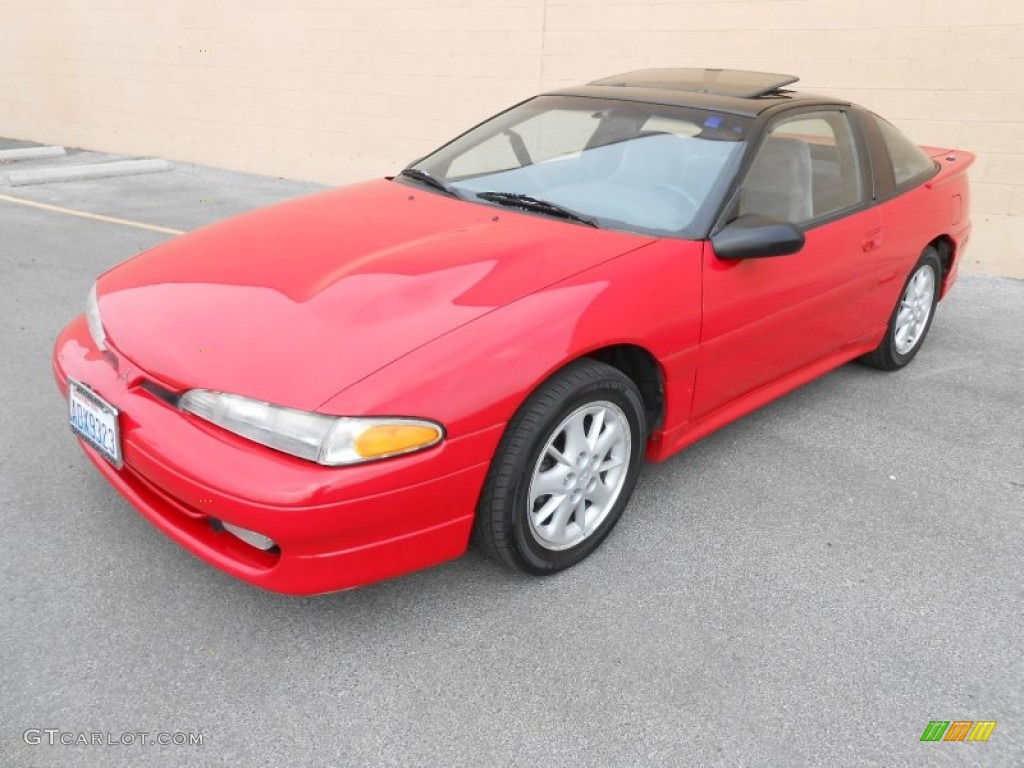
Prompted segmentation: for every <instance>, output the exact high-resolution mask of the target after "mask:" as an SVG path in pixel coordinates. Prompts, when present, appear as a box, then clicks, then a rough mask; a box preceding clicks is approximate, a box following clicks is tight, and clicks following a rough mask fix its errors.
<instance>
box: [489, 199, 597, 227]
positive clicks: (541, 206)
mask: <svg viewBox="0 0 1024 768" xmlns="http://www.w3.org/2000/svg"><path fill="white" fill-rule="evenodd" d="M477 198H479V199H480V200H486V201H487V202H489V203H497V204H498V205H507V206H509V207H510V208H522V209H523V210H526V211H536V212H537V213H546V214H549V215H551V216H558V217H559V218H561V219H565V220H566V221H575V222H577V223H578V224H586V225H587V226H588V227H596V226H597V222H596V221H594V220H593V219H590V218H587V217H586V216H583V215H581V214H579V213H576V211H573V210H570V209H568V208H563V207H562V206H561V205H559V204H558V203H552V202H551V201H550V200H541V199H540V198H536V197H531V196H530V195H521V194H519V193H517V192H479V193H477Z"/></svg>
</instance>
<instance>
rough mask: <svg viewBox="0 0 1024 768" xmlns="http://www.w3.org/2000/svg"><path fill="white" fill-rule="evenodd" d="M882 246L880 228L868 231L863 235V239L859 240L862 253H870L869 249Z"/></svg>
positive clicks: (876, 248) (875, 249)
mask: <svg viewBox="0 0 1024 768" xmlns="http://www.w3.org/2000/svg"><path fill="white" fill-rule="evenodd" d="M881 247H882V230H880V229H876V230H874V231H873V232H868V233H867V234H866V235H864V240H863V241H861V248H862V249H863V251H864V253H870V252H871V251H877V250H878V249H879V248H881Z"/></svg>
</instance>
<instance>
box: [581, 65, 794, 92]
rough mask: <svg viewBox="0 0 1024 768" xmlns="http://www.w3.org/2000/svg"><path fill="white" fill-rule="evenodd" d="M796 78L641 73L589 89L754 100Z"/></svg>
mask: <svg viewBox="0 0 1024 768" xmlns="http://www.w3.org/2000/svg"><path fill="white" fill-rule="evenodd" d="M799 79H800V78H799V77H796V76H795V75H781V74H773V73H771V72H747V71H744V70H741V69H685V68H684V69H639V70H637V71H635V72H626V73H625V74H622V75H614V76H612V77H606V78H604V79H602V80H595V81H593V82H592V83H589V85H612V86H621V87H627V88H628V87H633V88H664V89H666V90H670V91H692V92H694V93H714V94H718V95H720V96H735V97H737V98H740V99H753V98H756V97H757V96H764V95H765V94H768V93H772V92H773V91H777V90H778V89H779V88H782V87H783V86H786V85H790V84H792V83H795V82H796V81H797V80H799Z"/></svg>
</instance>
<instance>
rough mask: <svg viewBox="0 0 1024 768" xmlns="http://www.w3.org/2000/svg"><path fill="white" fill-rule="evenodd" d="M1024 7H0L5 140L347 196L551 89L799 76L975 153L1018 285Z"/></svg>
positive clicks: (417, 1)
mask: <svg viewBox="0 0 1024 768" xmlns="http://www.w3.org/2000/svg"><path fill="white" fill-rule="evenodd" d="M1022 57H1024V0H974V2H967V3H965V2H963V1H962V0H750V1H749V2H739V1H736V0H704V1H703V2H642V1H640V0H635V1H633V2H626V1H624V0H374V1H373V2H369V1H366V0H364V1H361V2H360V1H357V0H170V1H168V0H160V1H158V0H0V136H7V137H11V138H22V139H33V140H36V141H43V142H53V143H61V144H67V145H70V146H82V147H88V148H92V149H99V150H108V151H113V152H120V153H131V154H138V155H160V156H165V157H170V158H175V159H179V160H185V161H191V162H196V163H206V164H210V165H217V166H223V167H228V168H236V169H240V170H247V171H254V172H258V173H267V174H275V175H280V176H290V177H296V178H306V179H314V180H319V181H325V182H331V183H341V182H347V181H353V180H356V179H360V178H365V177H372V176H380V175H383V174H385V173H388V172H393V171H394V170H396V169H397V168H399V167H401V165H403V164H404V163H405V162H406V161H408V160H410V159H412V158H414V157H417V156H419V155H421V154H423V153H425V152H427V151H428V150H429V149H431V148H432V147H434V146H436V145H437V144H438V143H440V142H441V141H443V140H445V139H446V138H448V137H450V136H451V135H453V134H454V133H456V132H458V131H460V130H462V129H463V128H464V127H466V126H467V125H469V124H472V123H474V122H476V121H478V120H480V119H482V118H484V117H486V116H487V115H489V114H491V113H492V112H494V111H496V110H498V109H500V108H502V107H503V106H505V105H507V104H509V103H511V102H513V101H515V100H518V99H521V98H524V97H527V96H529V95H531V94H533V93H536V92H537V91H539V90H542V89H550V88H553V87H558V86H562V85H567V84H574V83H579V82H583V81H586V80H589V79H593V78H596V77H600V76H603V75H609V74H614V73H616V72H621V71H625V70H628V69H632V68H638V67H647V66H720V67H737V68H754V69H764V70H769V71H780V72H793V73H795V74H799V75H801V77H802V82H801V87H805V88H807V89H813V90H817V91H821V92H828V93H836V94H842V95H844V96H846V97H848V98H850V99H853V100H855V101H859V102H860V103H862V104H864V105H865V106H868V107H870V108H872V109H875V110H877V111H879V112H880V113H881V114H883V115H885V116H887V117H889V118H890V119H891V120H893V122H895V123H897V124H898V125H900V126H901V127H902V128H904V129H905V130H906V131H907V132H908V134H909V135H910V136H911V137H912V138H914V139H915V140H917V141H918V142H920V143H927V144H937V145H943V146H954V145H955V146H958V147H961V148H964V149H969V150H972V151H974V152H976V153H977V154H978V163H977V165H976V166H975V170H974V171H973V174H972V178H973V181H974V201H973V202H974V204H973V210H974V218H975V223H976V230H975V232H976V234H975V237H974V240H973V242H972V245H971V247H970V248H969V251H968V254H967V259H966V264H965V266H966V267H967V268H969V269H974V270H984V271H989V272H994V273H997V274H1005V275H1014V276H1018V277H1024V253H1022V250H1021V248H1020V245H1019V244H1020V243H1022V242H1024V224H1022V221H1024V58H1022Z"/></svg>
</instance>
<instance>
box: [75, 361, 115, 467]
mask: <svg viewBox="0 0 1024 768" xmlns="http://www.w3.org/2000/svg"><path fill="white" fill-rule="evenodd" d="M68 412H69V416H70V421H71V430H72V431H73V432H74V433H75V434H76V435H79V436H80V437H81V438H82V439H84V440H85V441H86V442H87V443H89V445H91V446H92V447H93V448H95V449H96V451H97V452H98V453H99V454H100V456H102V457H103V458H104V459H106V460H107V461H109V462H110V463H111V464H113V465H114V466H115V467H118V468H120V466H121V433H120V430H119V429H118V425H117V408H115V407H114V406H112V405H111V404H110V403H108V402H107V401H106V400H104V399H103V398H102V397H100V396H99V395H97V394H96V393H95V392H93V391H92V390H91V389H89V388H88V387H87V386H85V385H84V384H80V383H79V382H77V381H75V380H74V379H68Z"/></svg>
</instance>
